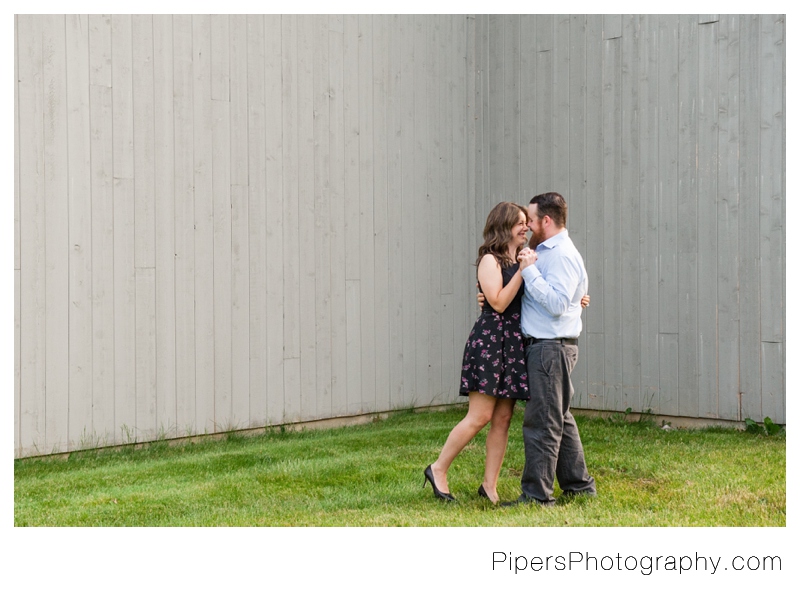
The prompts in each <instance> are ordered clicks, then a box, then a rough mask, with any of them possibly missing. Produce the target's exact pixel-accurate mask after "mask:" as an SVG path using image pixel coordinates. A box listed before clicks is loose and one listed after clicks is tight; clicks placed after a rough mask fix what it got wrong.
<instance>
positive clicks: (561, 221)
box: [531, 191, 567, 228]
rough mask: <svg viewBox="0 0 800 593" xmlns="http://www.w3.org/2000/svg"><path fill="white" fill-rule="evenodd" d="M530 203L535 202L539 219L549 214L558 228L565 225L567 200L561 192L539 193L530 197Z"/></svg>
mask: <svg viewBox="0 0 800 593" xmlns="http://www.w3.org/2000/svg"><path fill="white" fill-rule="evenodd" d="M531 204H536V213H537V215H538V216H539V219H540V220H541V219H542V218H544V217H545V216H549V217H550V219H551V220H552V221H553V222H554V223H555V224H556V226H557V227H558V228H563V227H565V226H567V202H566V200H564V196H562V195H561V194H559V193H556V192H554V191H551V192H547V193H544V194H539V195H538V196H533V197H532V198H531Z"/></svg>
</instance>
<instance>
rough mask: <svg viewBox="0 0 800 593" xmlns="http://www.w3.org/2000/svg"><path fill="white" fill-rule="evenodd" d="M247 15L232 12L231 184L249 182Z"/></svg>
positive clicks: (241, 184)
mask: <svg viewBox="0 0 800 593" xmlns="http://www.w3.org/2000/svg"><path fill="white" fill-rule="evenodd" d="M247 33H248V27H247V16H246V15H241V14H232V15H230V46H231V47H230V79H229V85H230V101H231V140H230V142H231V157H230V159H231V185H236V186H240V187H246V186H247V173H248V163H249V159H248V155H247V117H248V114H247V72H248V68H247V48H248V35H247Z"/></svg>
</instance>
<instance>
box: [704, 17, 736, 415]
mask: <svg viewBox="0 0 800 593" xmlns="http://www.w3.org/2000/svg"><path fill="white" fill-rule="evenodd" d="M740 19H741V17H740V16H738V15H732V16H725V17H724V18H723V19H721V20H720V23H719V50H718V51H719V79H718V85H719V158H720V161H719V173H718V179H719V187H718V201H717V241H718V243H717V245H718V249H717V278H718V279H717V294H718V300H719V310H718V319H719V325H718V330H717V331H718V336H719V355H718V360H719V403H718V408H717V409H718V413H719V417H720V418H729V419H731V420H738V419H739V21H740ZM702 412H703V410H702V408H701V413H702Z"/></svg>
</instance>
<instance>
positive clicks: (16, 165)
mask: <svg viewBox="0 0 800 593" xmlns="http://www.w3.org/2000/svg"><path fill="white" fill-rule="evenodd" d="M19 49H20V48H19V16H18V15H14V269H15V270H19V269H20V267H19V266H20V233H19V225H20V220H19V213H20V210H19V181H20V179H19ZM87 84H88V81H87ZM15 409H16V410H19V408H15ZM15 417H16V415H15ZM14 442H15V443H16V442H17V439H14ZM15 446H18V445H15Z"/></svg>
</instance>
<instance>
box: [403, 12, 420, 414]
mask: <svg viewBox="0 0 800 593" xmlns="http://www.w3.org/2000/svg"><path fill="white" fill-rule="evenodd" d="M400 35H401V52H402V53H401V63H402V66H401V68H402V71H401V88H400V104H401V106H402V107H401V108H402V118H401V122H400V126H401V144H402V146H401V151H402V154H401V156H400V159H401V163H402V171H401V175H402V178H401V181H400V187H401V189H402V195H401V197H400V202H401V212H400V228H401V229H402V233H403V234H402V239H401V240H402V249H401V257H402V268H403V269H402V278H403V283H402V310H403V324H402V328H403V330H402V331H403V339H402V344H403V350H402V357H403V382H402V385H403V392H402V398H403V399H402V402H403V405H406V406H408V405H412V402H414V401H415V400H416V397H415V396H416V391H415V385H416V366H415V353H414V352H415V350H414V349H415V347H416V342H415V339H414V332H413V331H411V329H410V328H412V327H414V323H415V319H416V318H415V308H416V303H415V300H414V292H415V286H414V282H415V278H417V277H418V276H417V275H416V272H415V266H414V241H413V229H414V201H413V198H414V176H415V171H414V67H415V57H416V56H415V49H414V20H413V17H411V16H409V15H403V16H402V17H401V19H400Z"/></svg>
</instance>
